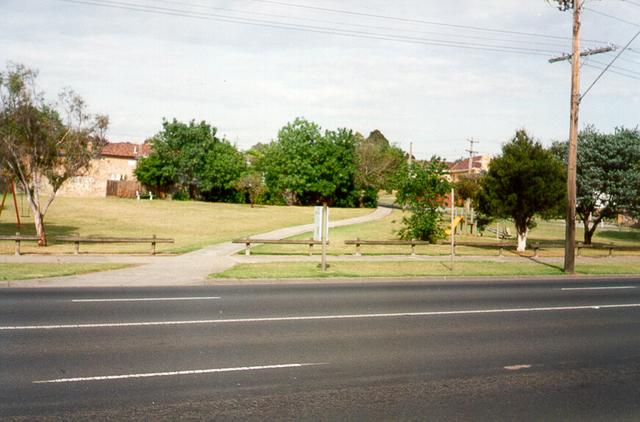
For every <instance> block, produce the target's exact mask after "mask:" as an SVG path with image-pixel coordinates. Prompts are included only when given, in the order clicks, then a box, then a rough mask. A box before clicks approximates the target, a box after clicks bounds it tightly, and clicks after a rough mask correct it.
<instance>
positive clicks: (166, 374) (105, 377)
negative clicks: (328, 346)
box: [33, 363, 326, 384]
mask: <svg viewBox="0 0 640 422" xmlns="http://www.w3.org/2000/svg"><path fill="white" fill-rule="evenodd" d="M318 365H326V364H325V363H285V364H278V365H264V366H240V367H236V368H214V369H193V370H189V371H172V372H147V373H142V374H124V375H103V376H98V377H78V378H58V379H52V380H42V381H33V384H53V383H62V382H82V381H108V380H122V379H128V378H150V377H170V376H176V375H198V374H214V373H218V372H238V371H258V370H263V369H284V368H302V367H303V366H318Z"/></svg>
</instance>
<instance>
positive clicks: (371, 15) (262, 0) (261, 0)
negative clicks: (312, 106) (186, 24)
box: [253, 0, 602, 43]
mask: <svg viewBox="0 0 640 422" xmlns="http://www.w3.org/2000/svg"><path fill="white" fill-rule="evenodd" d="M253 1H254V2H258V3H270V4H277V5H280V6H286V7H295V8H300V9H310V10H318V11H322V12H330V13H339V14H345V15H352V16H361V17H368V18H376V19H388V20H394V21H398V22H405V23H417V24H423V25H435V26H443V27H448V28H458V29H471V30H474V31H483V32H496V33H501V34H511V35H523V36H530V37H543V38H550V39H561V40H570V39H571V38H570V37H562V36H556V35H548V34H540V33H534V32H521V31H510V30H505V29H496V28H486V27H480V26H472V25H459V24H451V23H445V22H436V21H427V20H423V19H411V18H402V17H397V16H387V15H378V14H374V13H365V12H357V11H352V10H345V9H332V8H328V7H319V6H309V5H303V4H298V3H288V2H284V1H278V0H253ZM582 41H587V42H594V43H602V41H599V40H582Z"/></svg>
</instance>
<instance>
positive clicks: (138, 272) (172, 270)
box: [0, 207, 392, 287]
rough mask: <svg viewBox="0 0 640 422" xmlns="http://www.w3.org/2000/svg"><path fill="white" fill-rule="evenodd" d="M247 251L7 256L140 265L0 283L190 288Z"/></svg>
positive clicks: (280, 234) (275, 234)
mask: <svg viewBox="0 0 640 422" xmlns="http://www.w3.org/2000/svg"><path fill="white" fill-rule="evenodd" d="M391 212H392V209H391V208H387V207H378V208H376V210H375V211H373V212H372V213H370V214H367V215H364V216H361V217H355V218H349V219H345V220H338V221H332V222H330V223H329V227H342V226H348V225H353V224H360V223H366V222H369V221H375V220H379V219H381V218H384V217H386V216H388V215H389V214H391ZM311 231H313V224H305V225H302V226H295V227H287V228H283V229H278V230H273V231H270V232H268V233H261V234H256V235H253V236H252V237H256V238H260V239H284V238H287V237H290V236H296V235H299V234H302V233H307V232H311ZM242 249H244V245H242V244H234V243H231V242H225V243H219V244H216V245H212V246H209V247H206V248H203V249H200V250H197V251H194V252H189V253H186V254H183V255H179V256H155V257H128V256H117V255H116V256H113V255H111V256H90V255H85V256H82V255H81V256H68V255H67V256H60V255H57V256H38V255H24V256H19V257H13V256H11V257H9V256H4V257H2V259H1V260H0V262H25V263H26V262H118V263H134V264H140V265H138V266H136V267H131V268H125V269H121V270H113V271H105V272H97V273H89V274H81V275H74V276H67V277H54V278H42V279H34V280H20V281H16V282H0V285H5V286H7V285H9V286H14V287H18V286H20V287H47V286H51V287H53V286H55V287H79V286H91V287H107V286H131V287H133V286H191V285H202V284H204V283H205V281H206V279H207V276H208V275H209V274H212V273H217V272H221V271H224V270H226V269H228V268H231V267H233V266H234V265H235V264H236V260H235V259H234V258H233V257H232V255H233V254H234V253H236V252H238V251H240V250H242Z"/></svg>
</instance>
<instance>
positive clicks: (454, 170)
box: [447, 155, 491, 183]
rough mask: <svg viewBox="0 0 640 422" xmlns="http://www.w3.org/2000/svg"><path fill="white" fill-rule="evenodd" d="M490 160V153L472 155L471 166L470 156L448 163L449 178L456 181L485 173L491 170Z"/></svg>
mask: <svg viewBox="0 0 640 422" xmlns="http://www.w3.org/2000/svg"><path fill="white" fill-rule="evenodd" d="M490 161H491V157H490V156H488V155H476V156H473V157H471V167H469V158H465V159H462V160H458V161H454V162H452V163H447V165H448V166H449V180H450V181H451V182H454V183H455V182H457V181H458V180H460V178H462V177H466V176H469V175H479V174H484V173H486V172H487V171H488V170H489V163H490Z"/></svg>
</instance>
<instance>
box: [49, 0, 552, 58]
mask: <svg viewBox="0 0 640 422" xmlns="http://www.w3.org/2000/svg"><path fill="white" fill-rule="evenodd" d="M57 1H61V2H65V3H75V4H84V5H91V6H99V7H106V8H112V9H122V10H130V11H136V12H143V13H152V14H160V15H168V16H180V17H186V18H193V19H201V20H211V21H221V22H229V23H238V24H243V25H251V26H259V27H267V28H276V29H285V30H293V31H300V32H312V33H320V34H329V35H337V36H344V37H351V38H364V39H374V40H384V41H395V42H402V43H408V44H420V45H429V46H439V47H450V48H462V49H468V50H480V51H491V52H502V53H515V54H525V55H537V56H547V55H549V54H553V51H551V50H543V49H537V48H526V47H512V46H508V45H496V44H483V43H471V42H461V41H447V40H440V39H428V38H418V37H408V36H402V35H392V34H380V33H374V32H365V31H354V30H347V29H341V28H327V27H318V26H311V25H302V24H291V23H287V22H278V21H268V20H263V19H249V18H239V17H233V16H228V15H219V14H212V13H202V12H192V11H189V10H184V9H170V8H164V7H157V6H148V5H141V4H136V3H125V2H118V1H108V0H57Z"/></svg>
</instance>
